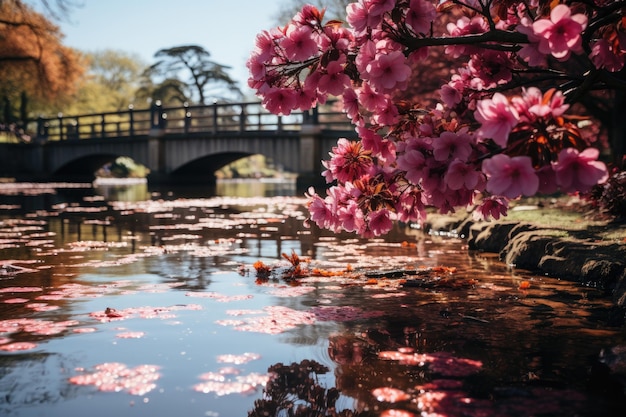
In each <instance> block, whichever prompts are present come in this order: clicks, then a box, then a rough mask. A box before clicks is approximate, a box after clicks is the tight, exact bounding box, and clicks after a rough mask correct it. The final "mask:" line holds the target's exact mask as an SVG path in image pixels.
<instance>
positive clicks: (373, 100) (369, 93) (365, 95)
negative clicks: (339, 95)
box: [357, 83, 389, 112]
mask: <svg viewBox="0 0 626 417" xmlns="http://www.w3.org/2000/svg"><path fill="white" fill-rule="evenodd" d="M357 91H358V96H359V102H360V103H361V105H362V106H363V107H365V109H367V110H368V111H372V112H373V111H376V110H378V109H382V108H384V107H386V106H387V102H388V101H389V98H388V97H387V96H385V95H384V94H381V93H379V92H377V91H376V90H374V89H372V87H371V86H370V85H369V84H368V83H363V85H362V86H361V88H359V89H358V90H357Z"/></svg>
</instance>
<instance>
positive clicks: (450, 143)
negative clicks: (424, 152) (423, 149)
mask: <svg viewBox="0 0 626 417" xmlns="http://www.w3.org/2000/svg"><path fill="white" fill-rule="evenodd" d="M471 143H472V137H471V136H470V135H468V134H467V133H454V132H443V133H442V134H441V136H439V137H438V138H435V139H433V141H432V146H433V156H434V157H435V160H437V161H447V160H448V159H455V158H456V159H461V160H466V159H467V158H469V156H470V154H471V153H472V145H471Z"/></svg>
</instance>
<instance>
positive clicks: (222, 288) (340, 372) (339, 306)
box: [0, 183, 624, 417]
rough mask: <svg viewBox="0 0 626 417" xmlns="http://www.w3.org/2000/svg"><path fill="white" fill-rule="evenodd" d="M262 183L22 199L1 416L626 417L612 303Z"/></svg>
mask: <svg viewBox="0 0 626 417" xmlns="http://www.w3.org/2000/svg"><path fill="white" fill-rule="evenodd" d="M232 187H238V188H236V189H233V188H232ZM253 187H257V188H253V189H252V191H250V189H251V188H250V187H248V188H245V187H244V186H242V185H240V184H238V185H235V186H233V185H228V186H222V188H218V190H217V194H218V195H234V194H233V193H235V192H236V193H239V195H247V196H246V197H245V198H241V197H226V196H221V197H220V196H218V197H206V196H209V195H216V194H215V191H213V190H211V191H209V190H200V189H196V190H193V191H194V192H193V193H191V192H190V190H185V191H184V192H178V191H171V192H170V191H167V190H163V191H160V192H158V193H148V191H147V189H146V187H145V185H133V186H124V187H98V188H96V189H93V188H90V187H85V188H81V187H76V188H56V189H50V188H48V187H43V186H37V185H28V186H19V185H2V186H1V187H0V190H2V191H1V194H0V264H1V267H0V363H1V366H0V415H2V416H11V417H13V416H16V417H17V416H90V417H96V416H106V417H111V416H116V417H124V416H186V417H187V416H199V417H200V416H213V417H217V416H246V415H255V416H256V415H259V416H260V415H270V416H272V415H280V416H286V415H288V414H287V413H286V411H285V410H287V409H288V408H290V407H291V408H292V409H293V410H297V409H298V408H299V407H300V408H302V409H303V410H307V413H308V414H307V413H304V414H302V415H331V414H330V413H331V412H332V410H333V408H334V410H335V412H337V413H340V412H342V413H343V415H350V413H351V412H353V413H355V414H358V415H373V416H377V415H382V416H396V417H398V416H420V415H423V416H531V415H537V416H540V415H550V416H573V415H585V416H608V415H623V414H620V413H621V412H623V411H624V409H623V408H620V407H621V405H620V402H619V401H620V400H619V394H620V393H619V388H616V389H615V390H613V388H615V385H614V384H612V380H611V378H610V375H608V376H607V375H605V373H604V372H603V370H604V369H605V368H604V367H603V365H602V364H601V363H600V361H599V355H600V353H601V352H602V350H603V349H607V348H611V347H613V346H618V345H620V344H623V343H624V340H623V339H624V334H623V332H622V329H621V327H619V325H616V324H615V323H613V318H612V314H613V313H612V312H613V310H612V306H611V304H610V302H609V300H608V298H606V297H605V295H604V294H602V293H601V292H600V291H598V290H595V289H592V288H583V287H579V286H577V285H576V284H572V283H569V282H566V281H561V280H558V279H553V278H547V277H541V276H533V275H530V274H528V273H526V272H524V271H518V270H511V269H510V268H507V267H506V266H505V265H503V264H502V263H500V262H498V261H497V258H496V257H495V256H493V255H486V254H481V253H471V252H468V250H467V248H466V246H465V243H464V242H463V241H462V240H460V239H456V238H454V237H450V236H432V235H427V234H424V233H423V232H421V231H420V230H417V229H415V228H411V227H410V226H408V225H399V226H398V227H397V228H396V229H395V230H394V231H393V232H392V233H391V234H390V236H388V237H387V238H385V239H374V240H369V241H365V240H359V239H356V238H354V237H353V236H348V235H346V236H335V235H332V234H329V233H326V232H320V231H319V230H317V229H315V228H305V227H304V226H303V221H304V220H305V218H306V215H307V214H306V209H305V208H304V207H303V206H302V204H303V203H304V200H302V199H301V198H299V197H284V196H283V197H265V196H268V195H272V194H276V193H278V194H290V193H292V191H293V190H292V189H291V188H290V187H289V186H287V187H284V186H280V185H276V184H268V185H264V186H260V185H259V183H254V185H253ZM259 187H260V188H259ZM246 190H247V191H246ZM211 193H213V194H211ZM252 195H256V196H263V197H253V196H252ZM200 196H204V197H200ZM283 254H285V255H286V256H287V257H288V258H290V259H287V258H286V257H285V256H283ZM294 254H295V255H294ZM298 261H299V262H300V263H298ZM597 369H600V371H597ZM612 390H613V391H612ZM315 409H317V410H316V411H315V412H317V413H318V414H315V413H314V410H315ZM281 410H282V411H281ZM329 410H331V411H329ZM301 411H302V410H301ZM326 412H328V413H329V414H324V413H326ZM359 413H360V414H359Z"/></svg>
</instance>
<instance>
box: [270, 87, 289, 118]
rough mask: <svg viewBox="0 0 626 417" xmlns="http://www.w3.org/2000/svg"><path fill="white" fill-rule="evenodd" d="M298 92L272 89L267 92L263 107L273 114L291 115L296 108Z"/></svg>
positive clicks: (287, 89)
mask: <svg viewBox="0 0 626 417" xmlns="http://www.w3.org/2000/svg"><path fill="white" fill-rule="evenodd" d="M296 95H297V92H295V91H294V90H291V89H289V88H275V87H274V88H271V89H269V90H268V91H266V92H265V95H264V97H263V105H264V106H265V107H266V108H267V109H268V110H269V111H271V112H272V113H275V114H282V115H289V114H291V111H292V110H293V109H295V108H296V102H297V99H296Z"/></svg>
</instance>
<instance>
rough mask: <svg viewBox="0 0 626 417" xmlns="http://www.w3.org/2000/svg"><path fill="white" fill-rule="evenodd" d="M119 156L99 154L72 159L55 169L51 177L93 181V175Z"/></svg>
mask: <svg viewBox="0 0 626 417" xmlns="http://www.w3.org/2000/svg"><path fill="white" fill-rule="evenodd" d="M120 156H126V155H119V154H112V153H101V154H92V155H85V156H82V157H79V158H75V159H72V160H70V161H68V162H66V163H65V164H64V165H61V166H60V167H58V168H56V169H55V170H54V171H53V172H52V176H53V177H56V178H62V179H63V178H65V179H70V178H80V179H85V180H92V179H95V173H96V171H97V170H99V169H100V168H102V167H103V166H104V165H106V164H108V163H111V162H114V161H115V160H116V159H117V158H119V157H120Z"/></svg>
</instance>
